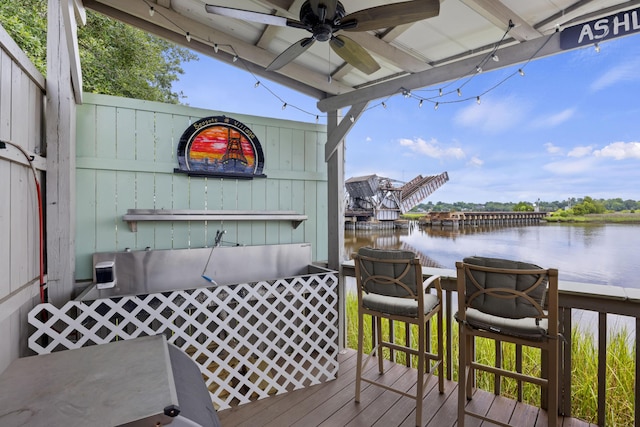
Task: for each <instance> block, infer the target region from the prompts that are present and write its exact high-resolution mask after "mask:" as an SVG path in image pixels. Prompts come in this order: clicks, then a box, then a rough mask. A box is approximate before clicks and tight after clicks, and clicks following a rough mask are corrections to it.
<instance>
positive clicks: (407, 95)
mask: <svg viewBox="0 0 640 427" xmlns="http://www.w3.org/2000/svg"><path fill="white" fill-rule="evenodd" d="M402 96H404V97H405V98H409V97H410V96H411V91H410V90H407V89H402Z"/></svg>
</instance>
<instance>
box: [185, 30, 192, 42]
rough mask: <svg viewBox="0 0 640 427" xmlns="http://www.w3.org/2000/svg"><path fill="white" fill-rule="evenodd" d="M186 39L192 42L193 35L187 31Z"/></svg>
mask: <svg viewBox="0 0 640 427" xmlns="http://www.w3.org/2000/svg"><path fill="white" fill-rule="evenodd" d="M185 37H186V38H187V41H188V42H190V41H191V34H190V33H189V31H187V34H185Z"/></svg>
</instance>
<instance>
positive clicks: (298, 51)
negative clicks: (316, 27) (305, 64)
mask: <svg viewBox="0 0 640 427" xmlns="http://www.w3.org/2000/svg"><path fill="white" fill-rule="evenodd" d="M315 41H316V39H314V38H313V37H307V38H304V39H302V40H299V41H298V42H296V43H294V44H292V45H291V46H289V47H288V48H287V50H285V51H284V52H282V53H281V54H280V55H278V56H277V57H276V59H274V60H273V62H272V63H271V64H269V65H268V66H267V68H265V70H267V71H274V70H279V69H280V68H282V67H284V66H285V65H287V64H288V63H289V62H291V61H293V60H294V59H296V58H297V57H298V56H300V55H302V54H303V53H304V52H305V51H306V50H307V49H309V48H310V47H311V45H312V44H313V43H314V42H315Z"/></svg>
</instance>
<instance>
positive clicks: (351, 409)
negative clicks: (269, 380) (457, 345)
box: [218, 350, 589, 427]
mask: <svg viewBox="0 0 640 427" xmlns="http://www.w3.org/2000/svg"><path fill="white" fill-rule="evenodd" d="M355 354H356V353H355V351H354V350H347V351H346V352H345V353H344V354H341V355H340V356H339V361H340V370H339V374H338V378H337V379H336V380H334V381H329V382H327V383H324V384H320V385H316V386H312V387H308V388H306V389H303V390H297V391H293V392H290V393H286V394H282V395H279V396H274V397H270V398H267V399H262V400H259V401H257V402H253V403H249V404H246V405H242V406H239V407H237V408H232V409H227V410H224V411H220V412H219V413H218V415H219V417H220V422H221V423H222V425H223V426H224V427H231V426H251V427H256V426H274V427H282V426H302V427H312V426H331V427H334V426H353V427H355V426H362V427H364V426H366V427H369V426H380V427H391V426H414V425H415V408H414V404H413V400H411V399H410V398H407V397H403V396H401V395H399V394H397V393H393V392H389V391H386V390H384V389H382V388H381V387H375V386H371V385H367V384H366V383H363V384H362V387H363V390H362V396H361V399H360V403H359V404H357V403H355V402H354V400H353V397H354V390H355V385H354V381H355V362H356V356H355ZM373 365H375V364H374V363H370V364H369V366H371V367H372V368H373ZM369 366H367V367H369ZM373 369H375V368H373ZM374 375H375V371H374ZM384 381H385V382H386V383H388V384H393V387H397V388H405V389H407V390H410V389H411V388H412V387H414V386H415V383H416V375H415V370H414V369H411V368H407V367H405V366H401V365H395V364H392V363H390V362H389V363H388V370H387V371H386V372H385V374H384ZM427 387H428V391H427V394H426V396H425V398H424V401H423V402H424V403H423V424H424V425H425V426H429V427H449V426H455V425H457V415H456V411H457V397H458V394H457V383H455V382H451V381H445V393H444V394H442V395H441V394H439V393H438V390H437V387H436V380H435V379H432V380H430V381H429V383H428V384H427ZM469 405H471V406H472V407H473V410H474V411H475V412H482V413H488V414H489V416H490V417H492V418H494V419H497V420H500V421H503V422H505V421H506V422H509V423H512V424H514V425H517V426H522V427H534V426H545V425H546V424H547V421H546V420H547V414H546V413H545V412H544V411H541V410H539V408H537V407H533V406H530V405H525V404H522V403H518V402H516V401H514V400H510V399H506V398H503V397H500V396H495V395H494V394H493V393H488V392H484V391H482V390H478V391H477V392H476V394H475V395H474V398H473V400H472V401H471V402H470V403H469ZM465 425H466V426H478V425H482V426H490V425H494V424H490V423H486V422H485V423H483V424H481V423H480V420H477V419H473V418H467V422H466V423H465ZM559 425H560V426H562V427H574V426H575V427H586V426H589V424H588V423H586V422H584V421H581V420H577V419H574V418H566V419H561V422H560V424H559Z"/></svg>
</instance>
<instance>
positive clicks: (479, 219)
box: [419, 212, 548, 227]
mask: <svg viewBox="0 0 640 427" xmlns="http://www.w3.org/2000/svg"><path fill="white" fill-rule="evenodd" d="M547 215H548V213H547V212H429V213H428V214H427V215H425V216H424V217H423V218H421V219H420V220H419V224H420V225H422V226H452V227H459V226H465V225H469V226H478V225H517V224H538V223H540V222H541V221H543V220H544V219H545V218H546V217H547Z"/></svg>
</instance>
